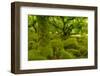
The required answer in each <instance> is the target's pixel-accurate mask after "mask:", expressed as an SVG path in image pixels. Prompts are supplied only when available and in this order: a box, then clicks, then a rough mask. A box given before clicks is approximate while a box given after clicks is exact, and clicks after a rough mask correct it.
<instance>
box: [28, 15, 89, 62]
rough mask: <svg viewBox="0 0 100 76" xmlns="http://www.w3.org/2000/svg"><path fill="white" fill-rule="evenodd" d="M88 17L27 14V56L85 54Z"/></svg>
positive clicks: (61, 57)
mask: <svg viewBox="0 0 100 76" xmlns="http://www.w3.org/2000/svg"><path fill="white" fill-rule="evenodd" d="M87 21H88V18H87V17H70V16H38V15H37V16H34V15H28V60H48V59H77V58H87V57H88V22H87Z"/></svg>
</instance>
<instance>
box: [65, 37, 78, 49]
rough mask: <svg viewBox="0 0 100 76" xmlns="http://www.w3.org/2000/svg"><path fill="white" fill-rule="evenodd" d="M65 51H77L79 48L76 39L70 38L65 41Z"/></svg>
mask: <svg viewBox="0 0 100 76" xmlns="http://www.w3.org/2000/svg"><path fill="white" fill-rule="evenodd" d="M63 43H64V48H65V49H77V48H78V47H79V45H78V42H77V39H76V38H68V39H66V40H64V41H63Z"/></svg>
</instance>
